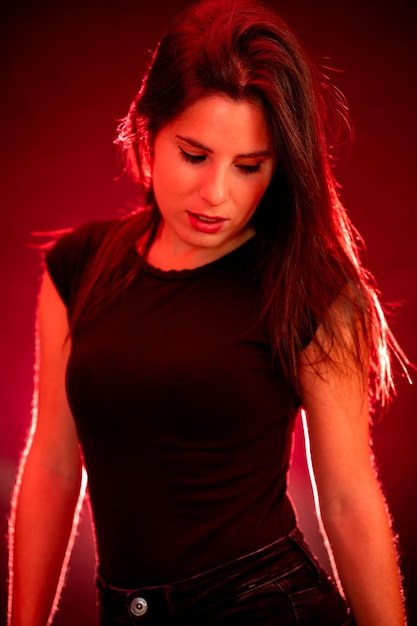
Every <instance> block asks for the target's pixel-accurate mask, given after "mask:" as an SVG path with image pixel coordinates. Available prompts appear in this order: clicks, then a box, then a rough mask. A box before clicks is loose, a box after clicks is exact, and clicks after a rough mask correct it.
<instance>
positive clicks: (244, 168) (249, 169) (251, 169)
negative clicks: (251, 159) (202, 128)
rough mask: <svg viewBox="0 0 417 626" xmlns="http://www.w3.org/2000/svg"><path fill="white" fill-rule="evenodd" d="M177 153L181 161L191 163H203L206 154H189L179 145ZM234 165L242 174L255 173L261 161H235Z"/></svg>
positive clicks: (259, 169) (260, 165)
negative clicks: (247, 163)
mask: <svg viewBox="0 0 417 626" xmlns="http://www.w3.org/2000/svg"><path fill="white" fill-rule="evenodd" d="M179 155H180V157H181V159H182V160H183V161H185V162H186V163H191V164H192V165H198V164H199V163H204V161H205V160H206V155H204V154H190V153H189V152H186V151H185V150H184V149H183V148H181V147H180V149H179ZM235 167H236V168H237V169H238V170H240V171H241V172H242V173H243V174H256V173H257V172H260V171H261V167H262V163H255V164H254V165H244V164H243V163H236V165H235Z"/></svg>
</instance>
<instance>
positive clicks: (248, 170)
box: [236, 163, 262, 174]
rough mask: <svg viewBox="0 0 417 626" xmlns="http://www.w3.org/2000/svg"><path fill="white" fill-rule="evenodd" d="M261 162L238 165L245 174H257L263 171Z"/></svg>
mask: <svg viewBox="0 0 417 626" xmlns="http://www.w3.org/2000/svg"><path fill="white" fill-rule="evenodd" d="M261 165H262V164H261V163H256V164H255V165H241V164H240V165H237V166H236V167H237V168H238V169H240V171H241V172H243V173H244V174H256V173H257V172H260V171H261Z"/></svg>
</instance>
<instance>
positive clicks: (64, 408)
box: [8, 273, 84, 626]
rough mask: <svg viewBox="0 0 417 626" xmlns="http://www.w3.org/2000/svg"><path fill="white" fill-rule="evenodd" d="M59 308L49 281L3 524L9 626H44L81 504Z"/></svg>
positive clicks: (41, 304)
mask: <svg viewBox="0 0 417 626" xmlns="http://www.w3.org/2000/svg"><path fill="white" fill-rule="evenodd" d="M67 334H68V323H67V315H66V309H65V306H64V304H63V303H62V300H61V298H60V296H59V295H58V293H57V291H56V289H55V287H54V285H53V283H52V281H51V279H50V277H49V275H48V274H47V273H46V274H45V276H44V278H43V282H42V287H41V292H40V298H39V308H38V323H37V369H36V373H35V401H34V415H33V423H32V428H31V432H30V435H29V439H28V443H27V446H26V449H25V452H24V454H23V457H22V461H21V464H20V469H19V473H18V479H17V481H16V487H15V492H14V496H13V502H12V514H11V520H10V558H9V564H10V574H9V576H10V579H9V621H8V624H9V625H10V626H45V625H46V624H49V623H50V621H51V620H52V614H53V608H55V605H56V603H57V601H58V597H59V591H60V588H61V587H62V584H63V578H64V575H65V566H66V564H67V562H68V559H69V554H70V550H71V547H72V543H73V538H74V535H75V529H76V522H77V518H78V514H79V510H80V508H81V504H82V497H83V495H84V494H83V489H82V488H81V486H82V484H83V481H82V465H81V460H80V454H79V447H78V441H77V436H76V431H75V426H74V422H73V419H72V416H71V412H70V410H69V407H68V403H67V399H66V394H65V385H64V380H65V369H66V363H67V359H68V353H69V349H70V341H69V340H68V337H67Z"/></svg>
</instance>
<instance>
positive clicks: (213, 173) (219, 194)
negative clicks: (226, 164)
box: [200, 167, 229, 206]
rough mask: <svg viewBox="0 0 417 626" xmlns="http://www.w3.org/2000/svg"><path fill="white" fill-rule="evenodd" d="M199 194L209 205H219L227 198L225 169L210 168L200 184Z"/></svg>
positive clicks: (227, 189) (227, 187) (227, 188)
mask: <svg viewBox="0 0 417 626" xmlns="http://www.w3.org/2000/svg"><path fill="white" fill-rule="evenodd" d="M200 196H201V197H202V198H203V200H205V201H206V202H207V204H209V205H211V206H219V205H221V204H223V203H224V202H226V201H227V200H228V199H229V184H228V177H227V171H225V170H224V169H223V168H214V167H213V168H210V169H209V170H208V171H207V172H205V178H204V180H203V181H202V182H201V185H200Z"/></svg>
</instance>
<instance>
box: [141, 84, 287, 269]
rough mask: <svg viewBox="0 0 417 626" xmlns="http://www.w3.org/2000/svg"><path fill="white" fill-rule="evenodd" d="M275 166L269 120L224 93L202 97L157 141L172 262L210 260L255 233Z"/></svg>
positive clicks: (158, 192)
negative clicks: (258, 209)
mask: <svg viewBox="0 0 417 626" xmlns="http://www.w3.org/2000/svg"><path fill="white" fill-rule="evenodd" d="M275 164H276V154H275V151H274V148H273V145H272V141H271V138H270V134H269V132H268V127H267V123H266V119H265V115H264V113H263V111H262V109H261V108H260V106H257V105H255V104H253V103H251V102H247V101H239V102H235V101H233V100H231V99H229V98H228V97H226V96H223V95H215V96H210V97H206V98H202V99H200V100H197V101H196V102H195V103H194V104H192V105H191V106H190V107H188V108H187V109H186V110H185V111H184V112H183V113H182V114H181V115H180V116H179V117H177V118H176V119H175V120H174V121H172V122H170V123H169V124H168V125H167V126H165V127H164V128H163V129H162V130H160V131H159V132H158V133H157V135H156V137H155V141H154V144H153V158H152V179H153V189H154V194H155V198H156V202H157V204H158V207H159V210H160V213H161V216H162V226H161V229H160V236H159V238H158V240H157V242H158V243H157V244H156V245H159V246H160V249H161V248H163V250H164V252H165V253H166V254H167V255H168V256H170V258H171V259H172V258H183V259H186V258H188V259H191V258H192V259H194V261H196V263H197V264H198V262H199V261H202V262H207V261H210V260H213V259H215V258H218V257H220V256H222V255H223V254H226V253H227V252H230V251H231V250H233V249H235V248H237V247H238V246H239V245H240V244H242V243H244V242H245V241H246V240H247V239H249V238H250V237H251V236H252V235H253V234H254V230H253V227H252V225H251V218H252V216H253V214H254V212H255V210H256V207H257V206H258V204H259V201H260V200H261V198H262V196H263V194H264V192H265V191H266V189H267V187H268V185H269V182H270V181H271V178H272V175H273V173H274V169H275Z"/></svg>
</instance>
